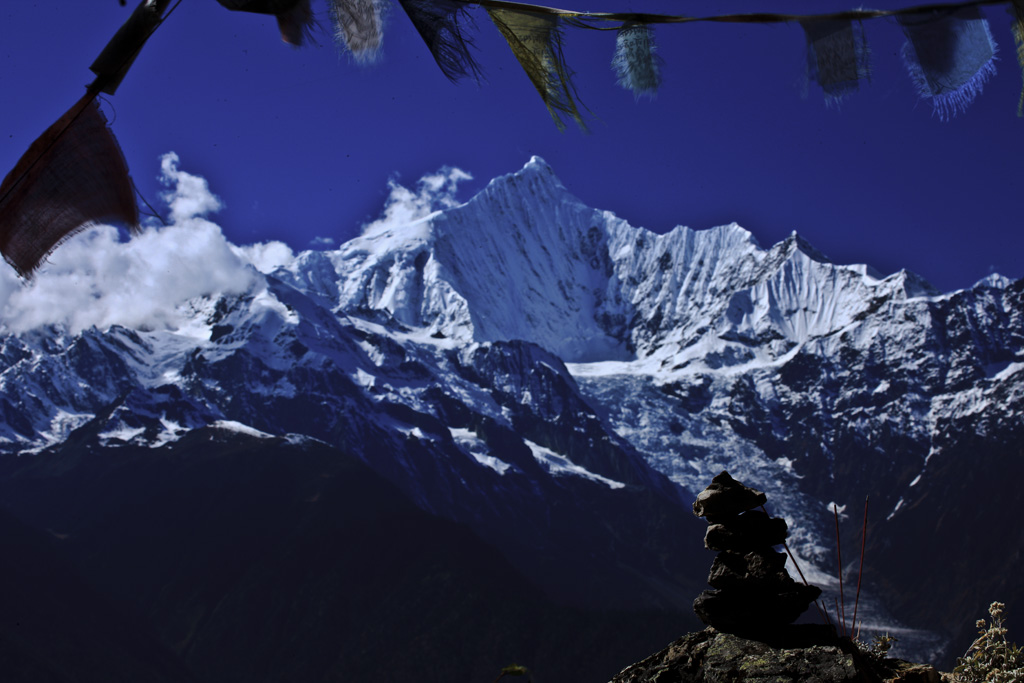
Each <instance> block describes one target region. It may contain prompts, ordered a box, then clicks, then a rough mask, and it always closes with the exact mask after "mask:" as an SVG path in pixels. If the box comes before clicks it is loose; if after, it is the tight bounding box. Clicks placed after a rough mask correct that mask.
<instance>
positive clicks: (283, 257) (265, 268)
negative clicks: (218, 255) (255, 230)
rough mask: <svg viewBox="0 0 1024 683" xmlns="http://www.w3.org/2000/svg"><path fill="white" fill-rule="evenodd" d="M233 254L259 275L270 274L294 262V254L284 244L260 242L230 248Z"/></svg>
mask: <svg viewBox="0 0 1024 683" xmlns="http://www.w3.org/2000/svg"><path fill="white" fill-rule="evenodd" d="M232 249H233V250H234V252H235V253H236V254H237V255H238V256H239V257H240V258H242V259H244V260H245V261H247V262H248V263H251V264H252V266H253V268H255V269H256V270H258V271H260V272H261V273H272V272H274V271H275V270H277V269H278V268H279V267H281V266H287V265H288V264H290V263H291V262H292V261H294V260H295V253H294V252H293V251H292V249H291V247H289V246H288V245H287V244H285V243H284V242H278V241H276V240H275V241H273V242H261V243H259V244H250V245H248V246H244V247H236V246H232Z"/></svg>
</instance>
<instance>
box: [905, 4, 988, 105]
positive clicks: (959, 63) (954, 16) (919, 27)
mask: <svg viewBox="0 0 1024 683" xmlns="http://www.w3.org/2000/svg"><path fill="white" fill-rule="evenodd" d="M899 22H900V26H902V27H903V32H904V33H905V34H906V36H907V38H908V40H907V42H906V43H905V44H904V45H903V61H904V62H905V63H906V65H907V70H908V71H909V72H910V77H911V79H912V80H913V81H914V85H915V86H916V87H917V91H918V94H919V95H920V96H921V97H927V98H931V100H932V105H933V106H934V107H935V111H936V112H938V114H939V118H940V119H943V120H946V119H948V118H950V117H952V116H955V115H956V114H958V113H960V112H962V111H963V110H964V109H966V108H967V106H968V105H970V103H971V102H973V101H974V98H975V97H977V96H978V95H979V94H980V93H981V89H982V87H983V86H984V85H985V81H987V80H988V79H989V78H990V77H991V76H992V75H993V74H994V73H995V72H996V67H995V53H996V44H995V41H994V40H993V39H992V32H991V31H990V30H989V27H988V22H987V21H985V19H983V18H982V16H981V10H979V9H978V8H977V7H963V8H960V9H957V10H953V11H950V10H936V11H934V12H931V13H929V14H926V15H923V16H917V15H903V16H901V17H899Z"/></svg>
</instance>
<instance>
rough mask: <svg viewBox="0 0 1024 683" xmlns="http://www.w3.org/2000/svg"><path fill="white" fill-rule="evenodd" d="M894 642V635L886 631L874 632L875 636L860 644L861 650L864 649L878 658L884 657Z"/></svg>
mask: <svg viewBox="0 0 1024 683" xmlns="http://www.w3.org/2000/svg"><path fill="white" fill-rule="evenodd" d="M895 644H896V636H890V635H889V634H888V633H886V634H885V635H882V634H881V633H876V634H875V637H874V638H872V639H871V642H870V643H867V644H864V645H861V649H862V650H866V651H867V652H869V653H870V654H872V655H874V656H875V657H878V658H880V659H885V658H886V656H887V655H888V654H889V650H891V649H892V646H893V645H895Z"/></svg>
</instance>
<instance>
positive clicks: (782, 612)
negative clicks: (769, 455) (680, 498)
mask: <svg viewBox="0 0 1024 683" xmlns="http://www.w3.org/2000/svg"><path fill="white" fill-rule="evenodd" d="M765 501H766V496H765V494H764V493H762V492H761V491H757V490H756V489H752V488H749V487H747V486H744V485H743V484H741V483H739V482H738V481H736V480H735V479H733V478H732V477H731V476H730V475H729V473H728V472H725V471H723V472H721V473H720V474H718V475H717V476H716V477H715V478H714V479H712V480H711V484H710V485H709V486H708V487H707V488H706V489H704V490H703V491H701V492H700V494H698V496H697V500H696V501H694V503H693V513H694V514H695V515H697V516H698V517H705V518H706V519H707V521H708V525H709V526H708V528H707V532H706V534H705V536H704V547H705V548H707V549H709V550H717V551H719V552H718V555H717V556H716V557H715V562H714V564H713V565H712V566H711V573H710V574H709V576H708V584H709V585H710V586H711V587H712V588H713V589H714V590H706V591H704V592H702V593H701V594H700V595H698V596H697V599H696V600H694V602H693V611H694V612H695V613H696V614H697V617H698V618H700V620H701V621H702V622H704V623H705V624H707V625H708V626H713V627H715V628H717V629H719V630H721V631H728V632H729V633H736V634H740V635H744V636H752V637H758V638H761V639H764V636H765V635H766V634H771V633H774V632H775V631H776V629H778V628H779V627H784V626H786V625H787V624H790V623H792V622H793V621H795V620H796V619H797V617H799V616H800V615H801V614H803V612H804V610H806V609H807V606H808V605H809V604H810V603H812V602H814V601H815V600H816V599H817V598H818V596H819V595H820V594H821V589H819V588H817V587H815V586H808V585H800V584H798V583H796V582H795V581H794V580H793V579H792V577H790V575H789V572H787V571H786V569H785V563H786V559H785V555H782V554H781V553H777V552H776V551H775V550H774V549H773V547H772V546H776V545H779V544H782V543H785V542H786V533H787V526H786V522H785V520H783V519H779V518H773V517H769V516H768V513H767V512H765V511H764V510H763V509H762V510H754V509H752V508H754V507H756V506H758V505H760V506H762V508H763V506H764V503H765Z"/></svg>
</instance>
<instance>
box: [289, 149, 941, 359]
mask: <svg viewBox="0 0 1024 683" xmlns="http://www.w3.org/2000/svg"><path fill="white" fill-rule="evenodd" d="M313 261H316V262H317V265H316V267H315V268H313V269H312V270H314V271H315V272H316V273H317V274H316V276H315V279H313V278H311V275H310V271H311V267H312V265H313V264H312V262H313ZM325 267H326V268H327V270H324V268H325ZM331 271H333V275H332V273H331ZM286 277H288V278H289V279H290V281H291V282H292V283H293V284H296V285H298V286H299V287H300V288H301V289H303V290H305V291H307V292H309V293H312V294H315V295H317V296H320V297H325V298H326V299H327V300H330V301H332V304H333V307H334V308H335V310H337V311H354V312H358V311H364V312H365V311H379V312H382V313H384V314H386V315H389V316H391V317H393V318H394V319H395V320H396V321H398V322H400V323H401V324H403V325H406V326H408V327H412V328H421V329H423V330H424V331H425V332H427V333H429V334H434V335H438V336H444V337H446V338H452V339H456V340H461V341H466V342H468V341H475V342H486V341H506V340H512V339H523V340H528V341H531V342H534V343H536V344H539V345H541V346H543V347H545V348H547V349H548V350H550V351H552V352H553V353H555V354H557V355H558V356H560V357H561V358H563V359H565V360H566V361H570V362H590V361H598V360H625V359H628V358H633V357H636V356H640V357H644V356H647V355H649V354H652V353H654V352H655V351H656V350H658V351H659V352H660V353H661V354H663V355H664V354H675V353H676V352H678V351H679V350H681V349H685V348H688V347H694V350H699V349H702V348H706V347H707V346H708V344H711V345H714V346H716V347H717V346H721V345H722V344H725V345H726V346H729V345H730V344H740V345H742V346H747V347H749V346H750V345H759V346H762V347H764V349H765V350H766V353H768V356H769V357H772V358H775V357H778V356H779V355H780V354H784V353H787V352H788V351H789V350H790V349H792V348H793V346H794V345H795V344H801V343H803V342H805V341H806V340H807V339H809V338H812V337H816V336H821V335H824V334H829V333H831V332H834V331H836V330H838V329H840V328H842V327H843V326H844V325H847V324H849V323H850V322H851V321H853V320H854V319H856V317H857V316H858V315H860V314H862V313H863V312H864V311H866V310H868V309H869V308H870V307H872V306H877V305H878V301H879V297H882V298H885V297H897V298H901V299H905V298H913V297H917V296H928V295H932V294H934V293H935V292H934V290H933V289H932V288H931V286H930V285H928V283H927V282H925V281H924V280H922V279H920V278H919V277H917V276H915V275H913V274H911V273H900V274H897V275H896V276H891V277H890V278H882V277H881V276H880V275H879V274H878V273H876V272H875V271H874V270H873V269H871V268H869V267H868V266H863V265H860V266H856V265H855V266H841V265H836V264H833V263H832V262H831V261H830V260H829V259H828V258H827V257H826V256H825V255H824V254H822V253H821V252H819V251H818V250H817V249H815V248H814V247H813V246H812V245H811V244H810V243H809V242H807V240H805V239H804V238H803V237H802V236H801V235H799V234H798V233H796V232H793V233H792V234H791V235H790V236H789V237H787V238H786V239H785V240H783V241H782V242H779V243H778V244H776V245H774V246H772V247H771V248H769V249H764V248H762V247H761V246H760V245H759V244H758V243H757V240H756V239H755V238H754V236H753V235H752V234H751V233H750V232H749V231H748V230H746V229H744V228H742V227H741V226H739V225H737V224H735V223H733V224H729V225H724V226H719V227H716V228H711V229H708V230H692V229H690V228H686V227H682V226H680V227H677V228H675V229H673V230H671V231H670V232H668V233H665V234H662V235H658V234H655V233H652V232H650V231H647V230H644V229H642V228H635V227H633V226H631V225H629V224H628V223H627V222H625V221H624V220H622V219H620V218H618V217H616V216H615V215H614V214H612V213H610V212H607V211H600V210H598V209H593V208H590V207H587V206H586V205H584V204H583V203H582V202H580V201H579V200H578V199H576V198H575V197H573V196H572V195H571V194H570V193H569V192H568V191H567V190H566V189H565V187H564V186H563V185H562V184H561V182H560V181H559V180H558V178H557V177H556V176H555V174H554V172H553V171H552V170H551V168H550V166H548V164H547V163H546V162H545V161H544V160H543V159H541V158H540V157H537V156H535V157H533V158H531V159H530V160H529V162H527V164H526V165H525V166H524V167H523V168H522V169H520V170H519V171H517V172H515V173H511V174H508V175H505V176H501V177H499V178H496V179H494V180H492V181H491V182H490V183H489V184H488V185H487V187H486V188H485V189H484V190H483V191H481V192H480V193H479V194H477V195H476V196H474V197H473V198H472V199H470V200H469V201H467V202H466V203H464V204H461V205H458V206H453V207H451V208H447V209H444V210H442V211H437V212H434V213H432V214H430V215H429V216H427V217H425V218H422V219H420V220H417V221H415V222H412V223H409V224H407V225H402V226H397V227H394V226H392V227H389V228H387V229H383V228H381V229H378V230H376V231H373V232H367V233H365V234H364V235H362V236H361V237H359V238H357V239H355V240H353V241H351V242H349V243H348V244H346V245H344V246H343V247H342V248H341V249H339V250H338V251H336V252H331V253H327V254H323V255H320V256H309V255H304V256H303V257H301V258H300V259H299V261H298V262H297V263H296V264H295V265H294V266H293V267H292V268H291V269H290V274H289V275H287V276H286ZM701 340H704V341H703V342H702V341H701ZM766 340H773V341H772V342H771V343H770V344H768V342H767V341H766ZM666 344H668V346H666ZM748 355H749V354H748V353H747V352H745V351H744V352H742V353H738V352H734V351H730V352H728V353H726V354H725V357H734V358H744V357H747V356H748Z"/></svg>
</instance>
